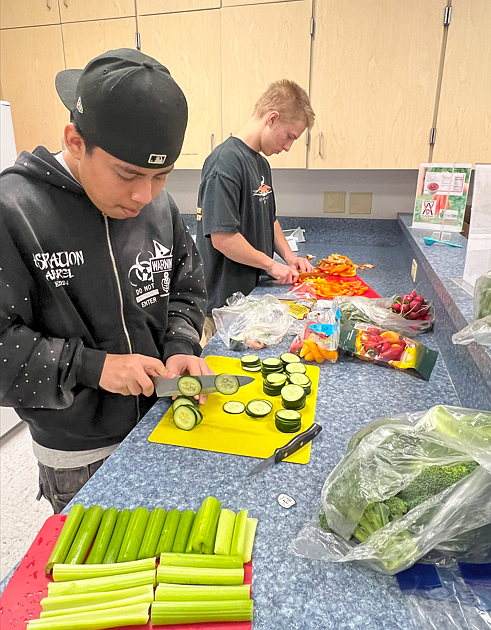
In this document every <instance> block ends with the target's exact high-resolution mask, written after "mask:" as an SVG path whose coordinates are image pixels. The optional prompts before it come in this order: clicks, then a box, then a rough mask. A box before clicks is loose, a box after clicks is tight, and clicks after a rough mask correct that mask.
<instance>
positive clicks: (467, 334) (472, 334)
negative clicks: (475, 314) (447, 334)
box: [452, 315, 491, 348]
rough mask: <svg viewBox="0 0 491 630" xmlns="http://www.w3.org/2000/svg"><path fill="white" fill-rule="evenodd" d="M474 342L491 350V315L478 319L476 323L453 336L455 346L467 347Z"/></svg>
mask: <svg viewBox="0 0 491 630" xmlns="http://www.w3.org/2000/svg"><path fill="white" fill-rule="evenodd" d="M473 341H475V342H476V343H478V344H480V345H481V346H484V347H485V348H491V315H487V316H486V317H483V318H482V319H476V321H475V322H472V324H469V325H468V326H466V327H465V328H462V330H459V332H456V333H455V334H454V335H452V342H453V343H455V344H461V345H463V346H467V345H469V344H470V343H472V342H473Z"/></svg>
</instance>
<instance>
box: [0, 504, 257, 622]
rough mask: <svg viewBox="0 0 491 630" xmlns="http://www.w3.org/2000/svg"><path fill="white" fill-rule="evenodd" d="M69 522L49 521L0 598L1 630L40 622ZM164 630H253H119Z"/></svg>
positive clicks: (247, 573) (59, 517)
mask: <svg viewBox="0 0 491 630" xmlns="http://www.w3.org/2000/svg"><path fill="white" fill-rule="evenodd" d="M65 520H66V515H64V514H54V515H53V516H50V517H49V518H48V519H46V521H45V523H44V525H43V526H42V528H41V530H40V532H39V533H38V535H37V536H36V538H35V540H34V542H33V543H32V545H31V546H30V548H29V551H28V552H27V553H26V555H25V556H24V557H23V559H22V560H21V563H20V564H19V566H18V567H17V570H16V571H15V573H14V575H13V576H12V578H11V579H10V581H9V583H8V584H7V586H6V587H5V590H4V592H3V593H2V595H1V597H0V617H1V627H2V630H25V628H26V625H27V622H28V621H30V620H31V619H38V618H39V614H40V612H41V605H40V601H41V600H42V599H43V597H46V596H47V595H48V582H52V581H53V580H52V578H51V576H49V577H48V576H46V575H45V573H44V567H45V565H46V563H47V562H48V558H49V556H50V554H51V551H52V549H53V547H54V545H55V542H56V540H57V538H58V536H59V534H60V531H61V529H62V527H63V523H64V522H65ZM244 582H245V583H246V584H252V560H251V562H248V563H247V564H245V565H244ZM135 628H142V629H144V630H150V629H151V628H162V629H165V630H251V622H250V621H227V622H210V623H188V624H177V625H176V624H173V625H171V626H152V624H151V623H150V622H148V624H147V625H146V626H131V627H130V626H125V627H124V628H120V630H135Z"/></svg>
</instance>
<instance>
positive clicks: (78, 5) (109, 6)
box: [58, 0, 135, 22]
mask: <svg viewBox="0 0 491 630" xmlns="http://www.w3.org/2000/svg"><path fill="white" fill-rule="evenodd" d="M58 1H59V4H60V15H61V21H62V22H84V21H86V20H107V19H110V18H120V17H132V16H133V17H134V16H135V1H134V0H102V1H101V0H58Z"/></svg>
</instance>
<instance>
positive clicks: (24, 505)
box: [0, 423, 53, 579]
mask: <svg viewBox="0 0 491 630" xmlns="http://www.w3.org/2000/svg"><path fill="white" fill-rule="evenodd" d="M37 478H38V474H37V461H36V458H35V457H34V455H33V453H32V446H31V436H30V434H29V431H28V429H27V426H26V425H25V424H24V423H22V424H21V425H19V426H18V427H16V428H15V429H12V431H10V433H7V435H5V436H4V437H2V439H1V441H0V507H1V509H0V533H1V562H0V579H3V578H4V577H5V576H6V575H7V573H8V572H9V571H10V570H11V569H12V568H13V567H14V566H15V565H16V564H17V562H19V560H20V559H21V558H22V556H23V555H24V554H25V553H26V551H27V550H28V549H29V547H30V545H31V543H32V541H33V540H34V538H35V537H36V534H37V533H38V531H39V530H40V528H41V525H42V524H43V523H44V521H45V520H46V519H47V518H48V516H51V515H52V514H53V510H52V508H51V506H50V504H49V503H48V502H47V501H46V500H45V499H41V501H36V495H37V492H38V482H37Z"/></svg>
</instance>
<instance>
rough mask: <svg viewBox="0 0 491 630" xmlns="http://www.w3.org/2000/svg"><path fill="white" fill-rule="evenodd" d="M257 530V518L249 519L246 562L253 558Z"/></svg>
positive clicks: (246, 538)
mask: <svg viewBox="0 0 491 630" xmlns="http://www.w3.org/2000/svg"><path fill="white" fill-rule="evenodd" d="M256 528H257V518H248V519H247V522H246V531H245V543H244V556H243V560H244V562H249V561H250V559H251V558H252V547H253V545H254V537H255V536H256Z"/></svg>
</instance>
